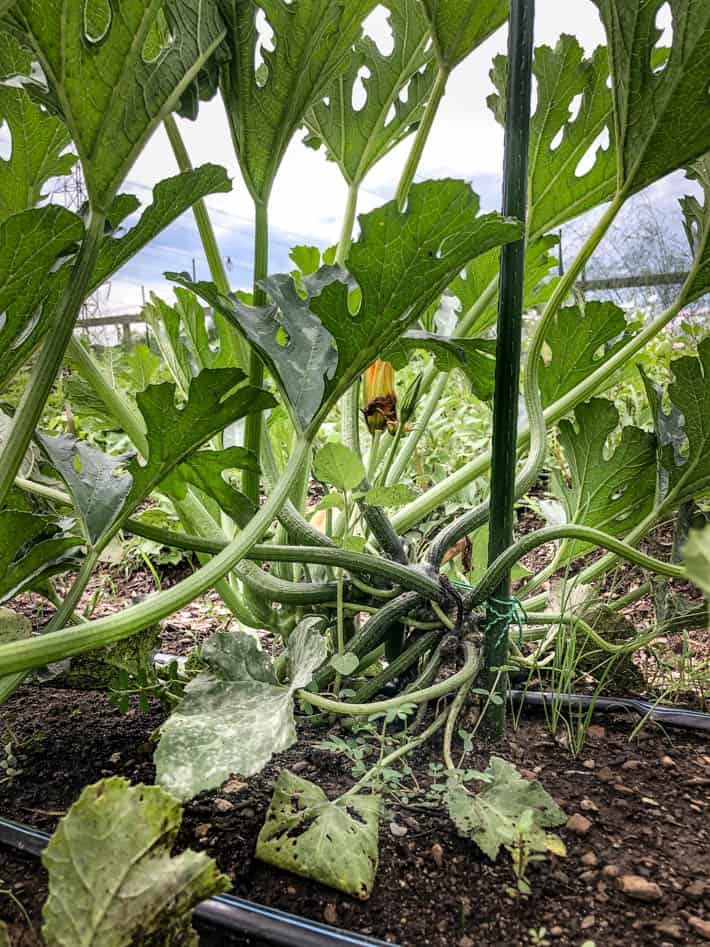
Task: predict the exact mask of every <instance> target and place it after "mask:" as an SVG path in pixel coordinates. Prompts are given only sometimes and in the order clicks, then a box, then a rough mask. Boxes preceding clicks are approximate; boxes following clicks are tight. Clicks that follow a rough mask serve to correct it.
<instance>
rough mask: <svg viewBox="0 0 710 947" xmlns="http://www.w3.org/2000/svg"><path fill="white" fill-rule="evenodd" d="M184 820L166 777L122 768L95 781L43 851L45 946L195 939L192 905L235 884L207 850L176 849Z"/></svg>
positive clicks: (105, 946)
mask: <svg viewBox="0 0 710 947" xmlns="http://www.w3.org/2000/svg"><path fill="white" fill-rule="evenodd" d="M181 822H182V812H181V809H180V805H179V803H178V802H177V801H176V800H175V799H173V798H172V797H171V796H170V795H168V793H166V792H164V791H163V790H162V789H160V788H159V787H158V786H140V785H139V786H131V785H130V784H129V782H128V781H127V780H125V779H122V778H121V777H118V776H114V777H112V778H110V779H103V780H101V782H98V783H95V784H94V785H93V786H87V788H86V789H84V791H83V792H82V794H81V795H80V796H79V798H78V799H77V801H76V802H75V803H74V804H73V806H72V807H71V808H70V809H69V812H68V813H67V814H66V815H65V816H64V818H63V819H62V820H61V822H60V823H59V825H58V826H57V828H56V830H55V832H54V834H53V835H52V838H51V839H50V841H49V844H48V845H47V848H46V849H45V851H44V853H43V855H42V862H43V864H44V866H45V868H46V869H47V871H48V873H49V897H48V898H47V902H46V904H45V906H44V910H43V916H44V926H43V928H42V934H43V935H44V942H45V943H46V945H47V947H77V944H92V945H99V944H100V945H101V947H128V945H129V944H136V943H146V944H147V943H156V944H157V943H160V944H161V945H164V947H197V944H198V937H197V934H196V933H195V931H194V930H193V929H192V926H191V924H190V912H191V910H192V908H193V907H195V905H197V904H199V902H200V901H204V900H205V899H206V898H208V897H210V896H212V895H213V894H219V893H220V892H222V891H226V890H228V888H229V887H230V884H229V879H228V878H226V877H225V876H224V875H220V874H219V872H218V870H217V866H216V864H215V862H214V860H213V859H211V858H209V857H208V856H207V855H205V854H204V853H203V852H193V851H190V850H188V851H185V852H181V853H180V854H179V855H171V854H170V850H171V849H172V847H173V845H174V844H175V841H176V838H177V834H178V831H179V829H180V823H181Z"/></svg>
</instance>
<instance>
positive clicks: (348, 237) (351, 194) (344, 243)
mask: <svg viewBox="0 0 710 947" xmlns="http://www.w3.org/2000/svg"><path fill="white" fill-rule="evenodd" d="M359 191H360V182H359V181H355V182H353V183H352V184H350V186H349V187H348V199H347V201H346V204H345V213H344V215H343V225H342V228H341V230H340V239H339V240H338V250H337V252H336V254H335V262H336V263H337V264H338V266H345V263H346V261H347V259H348V254H349V253H350V247H351V246H352V242H353V227H354V226H355V214H356V213H357V199H358V193H359Z"/></svg>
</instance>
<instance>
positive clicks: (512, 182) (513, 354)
mask: <svg viewBox="0 0 710 947" xmlns="http://www.w3.org/2000/svg"><path fill="white" fill-rule="evenodd" d="M534 19H535V4H534V0H512V2H511V5H510V21H509V24H510V25H509V27H508V29H509V34H508V62H509V70H510V71H509V74H508V85H507V91H506V118H505V158H504V168H503V214H504V215H506V216H509V217H517V218H519V219H520V220H521V221H523V222H525V219H526V216H527V199H528V147H529V141H530V97H531V85H532V50H533V23H534ZM524 281H525V239H524V238H523V239H521V240H519V241H517V242H515V243H510V244H508V246H506V247H504V248H503V249H502V251H501V267H500V294H499V306H498V334H497V338H498V354H497V358H496V384H495V396H494V406H493V445H492V464H491V519H490V540H489V547H488V561H489V564H491V563H493V562H494V561H495V560H496V559H497V557H498V556H499V555H500V554H501V553H503V552H505V550H506V549H507V548H508V547H509V546H511V545H512V544H513V503H514V493H515V471H516V442H517V438H518V394H519V387H520V350H521V337H522V325H523V293H524ZM510 594H511V580H510V572H507V573H506V574H505V575H503V577H502V578H501V580H500V584H499V585H498V587H497V588H496V589H495V591H494V592H493V594H492V595H491V602H494V603H497V602H501V601H503V602H508V601H509V600H510ZM512 611H513V606H511V609H510V610H507V609H504V610H501V608H500V606H499V605H498V604H495V605H493V606H491V605H490V604H489V607H488V615H487V627H486V640H485V647H484V676H485V678H486V682H487V685H488V686H489V687H490V686H492V684H493V681H494V680H495V679H496V674H497V672H496V671H495V668H498V667H502V666H504V665H505V663H506V661H507V657H508V635H507V630H508V626H509V624H510V616H511V614H512ZM501 613H502V614H503V616H504V617H502V618H501V617H500V615H501ZM506 683H507V678H506V676H505V675H503V676H502V677H501V678H500V687H501V690H503V692H505V687H506ZM504 725H505V701H501V702H500V703H499V704H496V703H494V702H490V703H489V707H488V711H487V714H486V720H485V721H484V727H485V728H486V730H487V732H488V733H489V735H490V736H491V737H494V738H496V739H500V737H501V736H502V734H503V728H504Z"/></svg>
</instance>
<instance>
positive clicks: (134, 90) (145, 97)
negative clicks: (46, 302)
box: [8, 0, 224, 213]
mask: <svg viewBox="0 0 710 947" xmlns="http://www.w3.org/2000/svg"><path fill="white" fill-rule="evenodd" d="M159 18H162V22H164V24H165V30H164V37H165V43H164V44H162V45H161V44H158V45H157V46H155V45H152V44H151V43H150V40H151V36H154V35H155V33H154V32H153V31H154V29H155V28H156V26H157V25H158V20H159ZM8 22H9V24H10V25H11V26H12V27H13V28H14V30H17V31H18V32H19V33H20V34H21V37H22V42H23V43H24V44H25V45H26V46H27V47H28V49H29V50H30V52H31V53H32V55H33V58H35V59H36V60H37V61H38V62H39V64H40V66H41V67H42V70H43V72H44V75H45V77H46V79H47V82H48V86H49V88H48V90H47V92H46V94H45V93H44V91H43V89H42V88H41V87H40V86H39V84H38V83H36V82H35V83H31V84H29V85H28V89H30V90H31V91H32V92H33V94H35V95H38V96H39V97H41V98H43V99H44V100H45V101H46V102H48V103H49V104H50V105H51V107H52V108H53V109H54V110H55V111H57V112H58V113H59V114H60V115H61V116H62V117H63V119H64V121H65V123H66V125H67V127H68V128H70V129H71V133H72V137H73V141H74V145H75V147H76V149H77V151H78V153H79V157H80V158H81V164H82V169H83V172H84V178H85V181H86V189H87V191H88V194H89V199H90V201H91V204H92V206H93V207H94V208H95V209H98V210H102V211H103V212H104V213H108V212H109V210H110V207H111V204H112V202H113V199H114V197H115V195H116V193H117V191H118V188H119V187H120V186H121V184H122V183H123V181H124V180H125V178H126V176H127V174H128V172H129V171H130V169H131V167H132V166H133V163H134V162H135V160H136V158H137V157H138V155H139V154H140V153H141V151H142V150H143V147H144V146H145V144H146V142H147V141H148V139H149V138H150V136H151V135H152V133H153V131H154V130H155V128H156V127H157V126H158V125H159V124H160V122H161V121H162V120H163V118H165V116H166V115H168V114H169V113H170V112H171V111H172V109H173V108H174V106H175V105H176V104H177V102H178V100H179V98H180V96H181V94H182V92H183V91H184V90H185V88H186V87H187V85H188V84H189V83H190V82H191V81H192V79H193V78H194V77H195V76H196V75H197V73H198V72H199V70H200V68H201V67H202V65H203V64H204V63H205V62H206V61H207V59H208V58H209V57H210V56H211V54H212V53H213V52H214V50H215V49H216V48H217V46H218V45H219V43H220V42H221V41H222V38H223V37H224V24H223V22H222V20H221V18H220V16H219V13H218V11H217V5H216V3H215V0H171V2H159V0H155V2H152V3H148V4H146V3H144V2H143V0H119V2H118V3H108V2H105V0H104V2H100V3H94V2H93V0H84V2H83V3H80V2H77V0H43V2H42V3H38V2H37V0H17V2H16V3H15V5H14V7H13V9H12V12H11V13H10V14H9V21H8Z"/></svg>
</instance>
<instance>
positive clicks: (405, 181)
mask: <svg viewBox="0 0 710 947" xmlns="http://www.w3.org/2000/svg"><path fill="white" fill-rule="evenodd" d="M448 78H449V73H448V71H447V70H446V69H444V67H443V66H439V71H438V73H437V76H436V81H435V83H434V88H433V89H432V90H431V96H430V98H429V101H428V102H427V105H426V110H425V112H424V115H423V116H422V120H421V122H420V124H419V128H418V129H417V133H416V136H415V138H414V144H413V145H412V147H411V150H410V152H409V157H408V158H407V163H406V165H405V167H404V171H403V172H402V176H401V177H400V180H399V186H398V188H397V195H396V201H397V204H398V206H399V209H400V210H404V208H405V207H406V206H407V198H408V197H409V189H410V188H411V186H412V182H413V181H414V175H415V174H416V173H417V168H418V167H419V163H420V162H421V160H422V154H423V153H424V146H425V145H426V143H427V140H428V138H429V133H430V132H431V129H432V126H433V124H434V119H435V118H436V113H437V112H438V111H439V106H440V105H441V102H442V99H443V98H444V93H445V92H446V82H447V80H448Z"/></svg>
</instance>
